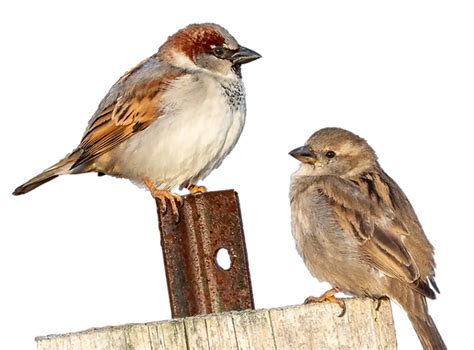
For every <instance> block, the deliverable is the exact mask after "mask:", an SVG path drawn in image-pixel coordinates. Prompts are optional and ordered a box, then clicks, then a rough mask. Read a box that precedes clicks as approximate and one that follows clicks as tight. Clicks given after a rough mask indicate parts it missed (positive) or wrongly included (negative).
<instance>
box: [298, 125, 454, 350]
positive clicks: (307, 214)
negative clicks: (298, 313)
mask: <svg viewBox="0 0 474 350" xmlns="http://www.w3.org/2000/svg"><path fill="white" fill-rule="evenodd" d="M290 155H291V156H293V157H295V158H296V159H298V160H299V161H300V162H301V164H300V167H299V169H298V170H297V171H296V172H295V173H294V174H293V175H292V178H291V189H290V198H291V218H292V232H293V236H294V238H295V240H296V248H297V250H298V252H299V254H300V255H301V257H302V258H303V260H304V262H305V264H306V266H307V268H308V269H309V271H310V272H311V274H312V275H313V276H314V277H316V278H318V279H319V280H321V281H326V282H329V284H331V285H332V286H333V287H334V288H333V289H332V290H330V291H328V292H326V293H325V294H324V295H323V299H325V300H331V299H333V300H334V293H336V292H337V291H341V292H347V293H350V294H353V295H355V296H358V297H364V296H368V297H372V298H382V297H388V298H391V299H393V300H395V301H396V302H398V303H399V304H400V305H401V306H402V307H403V308H404V309H405V311H406V312H407V313H408V317H409V318H410V320H411V322H412V324H413V327H414V328H415V331H416V333H417V334H418V337H419V339H420V341H421V343H422V345H423V348H424V349H446V345H445V344H444V342H443V339H442V338H441V335H440V334H439V332H438V330H437V328H436V325H435V323H434V321H433V319H432V318H431V317H430V315H429V314H428V306H427V303H426V297H428V298H430V299H435V293H434V291H433V289H434V290H436V291H437V292H438V293H439V290H438V287H437V286H436V283H435V280H434V275H435V273H434V268H435V262H434V259H433V250H434V249H433V246H432V245H431V244H430V242H429V241H428V239H427V238H426V236H425V234H424V232H423V229H422V228H421V225H420V223H419V222H418V219H417V217H416V214H415V212H414V210H413V208H412V206H411V205H410V202H409V201H408V199H407V197H406V196H405V194H404V193H403V191H402V190H401V189H400V187H398V185H397V184H396V183H395V181H393V180H392V179H391V178H390V177H389V176H388V175H387V174H386V173H385V172H384V171H383V169H382V168H381V167H380V165H379V163H378V161H377V156H376V155H375V152H374V150H373V149H372V148H371V147H370V146H369V145H368V144H367V142H366V141H365V140H364V139H362V138H360V137H359V136H357V135H355V134H353V133H351V132H349V131H346V130H343V129H339V128H325V129H321V130H319V131H317V132H316V133H314V134H313V135H312V136H311V137H310V138H309V140H308V141H307V142H306V144H305V145H304V146H302V147H299V148H296V149H294V150H293V151H291V152H290ZM430 285H431V287H432V288H433V289H432V288H431V287H430ZM315 299H316V300H317V299H319V298H314V297H313V298H310V300H309V301H313V300H315ZM320 300H321V299H320Z"/></svg>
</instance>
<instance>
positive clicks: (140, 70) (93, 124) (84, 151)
mask: <svg viewBox="0 0 474 350" xmlns="http://www.w3.org/2000/svg"><path fill="white" fill-rule="evenodd" d="M260 57H261V56H260V55H259V54H258V53H256V52H254V51H252V50H250V49H248V48H245V47H243V46H240V45H239V44H238V43H237V41H236V40H235V39H234V37H232V35H230V34H229V32H228V31H227V30H226V29H224V28H223V27H221V26H219V25H217V24H212V23H206V24H191V25H189V26H187V27H186V28H184V29H181V30H179V31H178V32H177V33H175V34H174V35H172V36H170V37H169V38H168V40H167V41H166V42H165V43H164V44H163V45H162V46H161V47H160V49H159V50H158V52H157V53H156V54H154V55H152V56H151V57H149V58H147V59H145V60H144V61H142V62H141V63H139V64H138V65H137V66H136V67H135V68H133V69H131V70H130V71H128V72H126V73H125V74H124V75H123V76H122V77H121V78H120V79H119V80H118V81H117V82H116V83H115V84H114V85H113V86H112V88H111V89H110V91H109V92H108V93H107V95H106V96H105V97H104V98H103V100H102V102H101V103H100V104H99V107H98V109H97V111H96V112H95V113H94V115H93V116H92V119H91V120H90V121H89V125H88V126H87V129H86V131H85V134H84V136H83V138H82V141H81V143H80V144H79V146H78V147H77V148H76V149H74V150H73V151H72V152H71V153H70V154H68V155H67V156H66V157H65V158H64V159H62V160H60V161H59V162H58V163H56V164H54V165H53V166H51V167H50V168H48V169H46V170H45V171H43V172H42V173H41V174H39V175H38V176H35V177H34V178H32V179H31V180H29V181H28V182H26V183H25V184H23V185H21V186H20V187H18V188H17V189H16V190H15V191H14V192H13V194H14V195H20V194H24V193H27V192H29V191H31V190H33V189H35V188H36V187H38V186H40V185H42V184H44V183H46V182H48V181H50V180H52V179H54V178H56V177H57V176H59V175H64V174H79V173H88V172H97V173H99V175H102V174H107V175H112V176H116V177H122V178H127V179H130V180H131V181H133V182H134V183H137V184H144V185H145V186H147V187H148V188H149V189H150V191H151V193H152V195H153V196H154V197H155V198H158V199H159V200H160V202H161V204H162V208H165V210H166V201H165V200H166V199H168V200H169V201H170V204H171V209H172V211H173V213H174V214H175V215H176V217H177V215H178V214H177V213H178V210H177V205H176V201H181V198H180V197H179V196H178V195H176V194H174V193H171V192H170V191H171V190H172V189H173V188H174V187H176V186H179V187H180V188H183V187H187V188H188V189H189V190H190V192H191V193H195V192H203V191H205V187H201V186H197V182H198V181H199V180H201V179H203V178H205V177H206V176H207V175H208V174H209V173H210V172H211V171H212V170H213V169H215V168H217V167H218V166H219V165H220V164H221V162H222V161H223V159H224V158H225V157H226V156H227V155H228V154H229V152H230V151H231V150H232V149H233V148H234V146H235V144H236V142H237V140H238V139H239V136H240V134H241V132H242V128H243V127H244V122H245V114H246V105H245V91H244V85H243V82H242V77H241V65H242V64H244V63H247V62H251V61H254V60H256V59H258V58H260Z"/></svg>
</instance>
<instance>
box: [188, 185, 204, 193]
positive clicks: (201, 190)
mask: <svg viewBox="0 0 474 350" xmlns="http://www.w3.org/2000/svg"><path fill="white" fill-rule="evenodd" d="M187 189H188V191H189V192H190V193H191V194H198V193H204V192H207V188H206V187H205V186H197V185H189V186H188V187H187Z"/></svg>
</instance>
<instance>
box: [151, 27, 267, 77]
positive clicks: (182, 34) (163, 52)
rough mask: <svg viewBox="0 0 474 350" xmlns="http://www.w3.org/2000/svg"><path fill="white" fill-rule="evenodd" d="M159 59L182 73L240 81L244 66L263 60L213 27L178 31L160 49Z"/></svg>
mask: <svg viewBox="0 0 474 350" xmlns="http://www.w3.org/2000/svg"><path fill="white" fill-rule="evenodd" d="M158 55H159V56H160V57H162V59H163V60H165V61H166V62H168V63H169V64H171V65H173V66H176V67H179V68H182V69H188V70H207V71H209V72H211V73H214V74H219V75H222V76H235V75H237V76H239V77H240V66H241V65H242V64H244V63H248V62H252V61H254V60H256V59H258V58H260V57H261V56H260V55H259V54H258V53H256V52H255V51H252V50H250V49H247V48H246V47H243V46H240V45H239V44H238V43H237V41H236V40H235V39H234V37H233V36H232V35H230V33H229V32H228V31H227V30H226V29H224V28H223V27H221V26H219V25H217V24H213V23H204V24H191V25H189V26H187V27H186V28H183V29H181V30H179V31H178V32H177V33H175V34H173V35H172V36H170V37H169V38H168V40H167V41H166V42H165V43H164V44H163V45H162V46H161V47H160V49H159V51H158Z"/></svg>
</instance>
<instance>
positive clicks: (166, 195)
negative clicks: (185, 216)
mask: <svg viewBox="0 0 474 350" xmlns="http://www.w3.org/2000/svg"><path fill="white" fill-rule="evenodd" d="M144 182H145V185H146V186H147V187H148V189H149V190H150V192H151V195H152V196H153V198H155V199H157V200H159V201H160V205H159V207H160V210H161V213H162V214H163V215H164V214H166V212H167V211H168V205H167V203H166V200H168V201H169V203H170V206H171V213H172V215H173V217H174V220H175V222H176V223H178V222H179V210H178V205H177V204H176V203H178V204H179V206H180V207H182V206H183V203H184V201H183V198H182V197H181V196H180V195H178V194H175V193H172V192H170V191H167V190H159V189H157V188H156V187H155V185H154V184H153V183H152V182H151V181H150V180H149V179H144Z"/></svg>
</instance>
